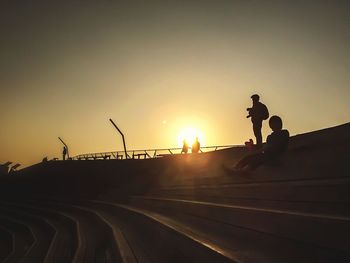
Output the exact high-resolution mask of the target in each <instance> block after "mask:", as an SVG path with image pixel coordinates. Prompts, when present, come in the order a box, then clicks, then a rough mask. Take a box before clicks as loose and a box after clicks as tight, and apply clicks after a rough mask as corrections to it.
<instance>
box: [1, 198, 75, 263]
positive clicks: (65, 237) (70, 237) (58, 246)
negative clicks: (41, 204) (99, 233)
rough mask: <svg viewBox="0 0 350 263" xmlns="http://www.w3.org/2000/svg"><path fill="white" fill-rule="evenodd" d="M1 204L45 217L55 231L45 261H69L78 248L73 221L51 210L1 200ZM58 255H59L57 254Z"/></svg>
mask: <svg viewBox="0 0 350 263" xmlns="http://www.w3.org/2000/svg"><path fill="white" fill-rule="evenodd" d="M1 204H2V205H3V206H9V207H12V208H16V209H18V210H22V211H23V212H25V213H27V214H32V215H35V216H36V217H40V218H45V219H46V220H47V221H49V222H50V224H51V225H52V226H53V227H54V228H55V230H56V233H55V236H54V238H53V242H52V246H51V248H50V249H49V251H48V254H47V255H46V257H45V262H71V261H72V260H73V258H74V255H75V253H76V250H77V248H78V242H79V241H78V237H77V231H76V224H75V222H74V221H73V220H72V219H71V218H69V217H67V216H64V215H63V214H59V213H57V212H55V211H53V210H49V209H42V208H37V207H35V206H30V205H24V204H21V203H19V204H18V203H15V202H6V203H4V202H2V203H1ZM57 255H59V257H58V256H57Z"/></svg>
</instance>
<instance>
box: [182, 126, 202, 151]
mask: <svg viewBox="0 0 350 263" xmlns="http://www.w3.org/2000/svg"><path fill="white" fill-rule="evenodd" d="M196 137H198V140H199V142H200V143H201V145H203V143H202V142H203V133H202V132H201V131H200V130H199V129H196V128H193V127H185V128H183V129H182V130H181V132H180V133H179V136H178V146H179V147H182V145H183V141H184V140H186V142H187V143H188V146H190V147H191V146H192V144H193V143H194V141H195V140H196Z"/></svg>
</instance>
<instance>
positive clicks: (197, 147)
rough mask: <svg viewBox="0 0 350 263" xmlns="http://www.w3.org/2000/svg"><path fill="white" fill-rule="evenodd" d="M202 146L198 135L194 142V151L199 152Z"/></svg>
mask: <svg viewBox="0 0 350 263" xmlns="http://www.w3.org/2000/svg"><path fill="white" fill-rule="evenodd" d="M200 148H201V144H200V142H199V141H198V137H196V140H195V142H194V143H193V144H192V153H199V150H200Z"/></svg>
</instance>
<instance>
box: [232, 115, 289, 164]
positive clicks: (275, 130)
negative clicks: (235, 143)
mask: <svg viewBox="0 0 350 263" xmlns="http://www.w3.org/2000/svg"><path fill="white" fill-rule="evenodd" d="M269 126H270V128H271V129H272V133H271V134H270V135H269V136H267V139H266V145H265V147H264V149H263V151H262V152H259V153H256V154H252V155H248V156H246V157H244V158H243V159H242V160H240V161H239V162H238V163H237V164H236V167H235V168H236V169H242V168H244V167H247V168H248V169H249V170H254V169H256V168H257V167H259V166H260V165H262V164H265V163H273V162H274V161H277V160H278V159H279V158H280V157H281V156H282V155H283V153H284V152H285V151H286V150H287V147H288V142H289V132H288V130H282V119H281V118H280V117H278V116H276V115H275V116H272V117H271V118H270V120H269Z"/></svg>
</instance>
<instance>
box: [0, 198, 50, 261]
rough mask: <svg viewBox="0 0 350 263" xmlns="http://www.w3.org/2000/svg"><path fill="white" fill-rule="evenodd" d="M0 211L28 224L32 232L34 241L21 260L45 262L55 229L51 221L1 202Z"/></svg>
mask: <svg viewBox="0 0 350 263" xmlns="http://www.w3.org/2000/svg"><path fill="white" fill-rule="evenodd" d="M0 213H1V214H4V215H6V216H8V217H10V218H14V219H16V220H18V221H21V222H23V223H24V224H26V225H28V226H29V227H30V229H31V230H32V232H33V234H34V237H35V240H36V242H35V243H34V246H33V247H32V249H31V250H30V251H29V252H28V253H27V254H26V255H25V257H24V258H23V260H24V261H25V262H34V261H40V262H45V259H46V255H47V254H48V253H50V250H51V249H52V247H53V245H54V242H55V235H56V229H55V227H54V226H53V225H52V223H51V222H50V221H48V220H46V219H44V218H41V217H38V216H35V215H33V214H29V213H26V212H24V211H23V210H22V209H16V208H15V207H7V206H4V205H3V204H1V209H0Z"/></svg>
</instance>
